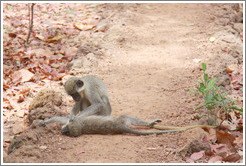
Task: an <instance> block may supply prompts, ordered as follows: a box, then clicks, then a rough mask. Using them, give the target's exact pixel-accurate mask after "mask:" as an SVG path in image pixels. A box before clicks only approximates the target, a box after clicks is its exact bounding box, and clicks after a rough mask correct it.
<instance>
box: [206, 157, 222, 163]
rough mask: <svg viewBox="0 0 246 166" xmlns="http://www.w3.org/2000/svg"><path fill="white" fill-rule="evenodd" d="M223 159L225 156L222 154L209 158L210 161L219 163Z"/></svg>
mask: <svg viewBox="0 0 246 166" xmlns="http://www.w3.org/2000/svg"><path fill="white" fill-rule="evenodd" d="M222 159H223V157H221V156H213V157H211V158H210V159H209V160H208V163H217V162H219V163H220V162H221V161H222Z"/></svg>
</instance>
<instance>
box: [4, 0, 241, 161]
mask: <svg viewBox="0 0 246 166" xmlns="http://www.w3.org/2000/svg"><path fill="white" fill-rule="evenodd" d="M223 8H225V9H223ZM229 9H230V8H229V7H227V6H225V7H224V6H223V5H216V4H125V5H120V4H115V5H109V6H108V10H109V14H108V15H107V17H106V19H105V22H104V23H105V24H107V26H108V30H107V31H106V32H105V33H104V34H103V37H101V38H99V39H97V38H93V39H91V40H94V41H97V42H99V43H100V45H99V46H98V48H100V51H101V52H103V56H100V58H97V62H94V61H93V62H91V63H90V64H89V65H91V66H92V67H91V68H90V70H89V71H87V70H86V71H85V68H83V67H82V68H81V67H76V65H75V66H72V69H71V73H74V74H80V75H83V74H84V73H86V74H95V75H98V76H99V77H100V78H102V79H103V81H104V82H105V84H106V85H107V87H108V91H109V97H110V102H111V105H112V110H113V111H112V116H114V117H117V116H120V115H122V114H126V115H131V116H136V117H139V118H141V119H144V120H152V119H156V118H161V119H162V120H163V122H161V124H163V125H175V126H186V125H192V124H206V122H205V121H204V120H203V119H201V120H195V119H194V116H195V115H196V113H195V112H194V111H193V109H194V108H195V107H196V106H198V105H199V104H200V99H199V98H197V96H195V95H193V94H189V93H187V91H188V90H194V87H195V85H196V83H195V81H196V80H198V79H199V77H200V76H201V69H200V65H201V62H208V64H209V65H208V68H210V73H219V72H221V71H223V70H224V68H223V67H224V66H225V65H228V64H230V63H231V61H229V60H228V59H230V58H231V59H234V60H235V59H239V58H237V57H230V58H227V60H225V58H224V59H223V58H220V57H219V52H220V51H221V49H222V48H223V47H224V45H225V44H224V45H223V42H220V41H221V38H223V37H224V36H227V37H232V38H233V40H235V41H236V42H238V43H240V38H239V37H238V36H236V34H233V35H231V32H230V30H231V31H232V30H233V28H230V26H225V25H223V23H225V22H226V21H227V20H226V18H223V17H222V16H220V15H219V14H221V15H224V14H225V13H226V12H229V13H230V11H229ZM228 17H229V19H230V16H229V15H228ZM223 19H224V20H223ZM212 36H215V37H216V39H218V41H217V40H216V41H215V42H210V41H209V38H210V37H212ZM235 36H236V37H235ZM229 44H230V43H229ZM231 46H232V45H231ZM240 49H241V48H240ZM92 53H93V54H95V55H96V54H97V53H95V52H92ZM215 56H218V57H217V58H216V60H211V59H213V57H215ZM78 59H79V58H78ZM238 63H240V62H238ZM222 64H223V65H222ZM215 71H216V72H215ZM71 107H72V103H70V104H69V108H66V109H68V110H69V109H71ZM54 128H55V129H54ZM54 128H53V129H52V127H49V129H50V131H49V132H45V133H39V135H38V141H36V142H35V144H34V145H33V146H31V145H29V146H23V147H21V148H19V149H17V150H16V151H14V152H12V153H11V154H10V155H8V156H7V157H5V158H4V161H5V162H35V163H36V162H38V163H39V162H40V163H44V162H45V163H56V162H58V163H173V162H175V163H179V162H185V161H184V160H183V159H182V157H181V156H180V155H179V154H178V153H177V151H178V150H179V149H181V148H182V147H183V146H184V145H186V144H188V143H189V142H190V141H191V140H195V139H198V140H200V139H201V138H202V137H203V136H204V134H206V133H205V131H203V130H202V129H200V128H196V129H191V130H188V131H185V132H182V133H171V134H164V135H150V136H133V135H83V136H80V137H76V138H70V137H67V136H64V135H61V133H60V132H59V130H58V129H57V128H59V127H54ZM36 130H37V129H36ZM42 130H44V129H42ZM40 147H45V148H43V149H42V148H41V149H40Z"/></svg>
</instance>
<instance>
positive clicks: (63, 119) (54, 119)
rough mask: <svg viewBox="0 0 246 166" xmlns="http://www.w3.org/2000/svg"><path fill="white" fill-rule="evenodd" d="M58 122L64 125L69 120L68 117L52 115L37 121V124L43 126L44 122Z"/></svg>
mask: <svg viewBox="0 0 246 166" xmlns="http://www.w3.org/2000/svg"><path fill="white" fill-rule="evenodd" d="M55 122H58V123H60V124H61V125H65V124H67V123H68V122H69V118H68V117H61V116H54V117H52V118H50V119H46V120H42V121H40V122H39V126H44V125H45V124H49V123H55Z"/></svg>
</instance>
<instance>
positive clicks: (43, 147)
mask: <svg viewBox="0 0 246 166" xmlns="http://www.w3.org/2000/svg"><path fill="white" fill-rule="evenodd" d="M47 148H48V147H47V146H45V145H43V146H40V147H39V149H41V150H45V149H47Z"/></svg>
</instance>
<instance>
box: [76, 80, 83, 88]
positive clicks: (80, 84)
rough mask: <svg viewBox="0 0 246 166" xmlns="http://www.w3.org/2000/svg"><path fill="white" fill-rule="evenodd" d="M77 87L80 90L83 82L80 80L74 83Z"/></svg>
mask: <svg viewBox="0 0 246 166" xmlns="http://www.w3.org/2000/svg"><path fill="white" fill-rule="evenodd" d="M76 85H77V87H79V88H81V87H82V86H83V85H84V82H83V81H81V80H78V81H76Z"/></svg>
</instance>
